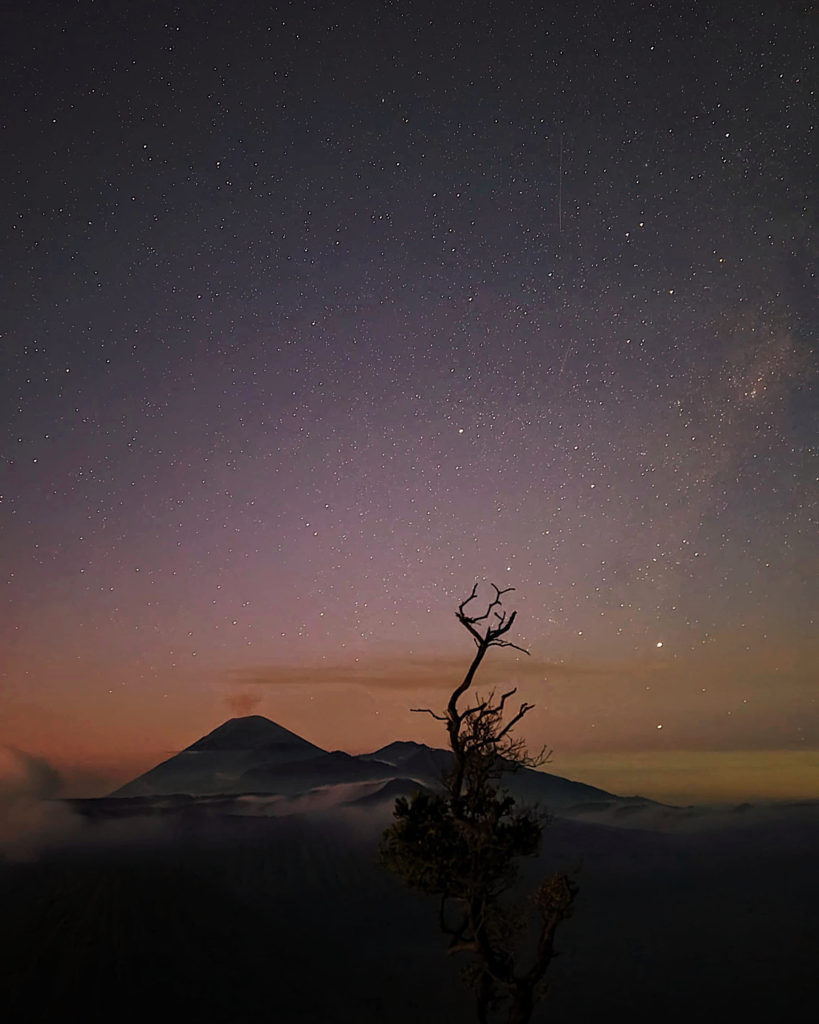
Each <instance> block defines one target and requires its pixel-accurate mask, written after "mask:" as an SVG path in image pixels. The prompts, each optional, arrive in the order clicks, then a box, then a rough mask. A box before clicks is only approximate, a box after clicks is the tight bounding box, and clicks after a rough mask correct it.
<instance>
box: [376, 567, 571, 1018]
mask: <svg viewBox="0 0 819 1024" xmlns="http://www.w3.org/2000/svg"><path fill="white" fill-rule="evenodd" d="M492 587H493V589H494V591H495V597H494V599H493V600H492V601H491V602H490V603H489V605H488V607H487V608H486V611H485V612H484V613H483V614H482V615H475V614H469V612H468V611H467V608H468V606H469V605H470V603H471V602H473V601H474V600H476V598H477V596H478V585H477V583H476V584H475V586H474V587H473V588H472V593H471V594H470V595H469V597H468V598H466V600H464V601H462V602H461V603H460V604H459V606H458V610H457V612H456V613H455V614H456V616H457V618H458V621H459V622H460V623H461V625H462V626H464V628H465V629H467V630H468V631H469V633H470V634H471V636H472V639H473V641H474V643H475V646H476V648H477V650H476V652H475V656H474V658H473V659H472V663H471V664H470V666H469V668H468V670H467V672H466V675H465V676H464V679H463V682H461V683H460V685H459V686H457V687H456V688H455V689H454V690H453V692H452V694H451V696H450V698H449V701H448V703H447V706H446V709H445V711H444V712H443V713H442V714H439V713H438V712H436V711H433V710H431V709H430V708H413V709H412V710H413V711H417V712H420V713H424V714H429V715H431V716H432V717H433V718H435V719H436V720H437V721H440V722H443V723H444V724H445V726H446V730H447V734H448V738H449V746H450V749H451V751H452V764H451V766H450V767H449V768H448V769H447V770H446V771H445V772H444V775H443V778H442V784H443V785H442V791H441V792H438V793H430V792H417V793H415V794H414V796H413V797H412V799H411V800H407V799H406V798H404V797H401V798H399V799H398V800H397V801H396V804H395V811H394V821H393V823H392V824H391V825H390V826H389V828H387V830H386V831H385V832H384V835H383V836H382V839H381V846H380V851H379V852H380V859H381V862H382V864H384V865H385V866H386V867H387V868H388V869H389V870H391V871H392V872H394V873H395V874H396V875H398V876H399V877H400V878H402V879H403V880H404V881H405V882H406V883H407V884H409V885H411V886H412V887H414V888H416V889H420V890H421V891H423V892H426V893H429V894H434V895H437V896H438V897H439V909H438V920H439V924H440V927H441V929H442V931H443V932H444V933H445V934H446V935H448V936H449V945H448V949H447V952H448V953H450V954H458V953H462V954H468V955H469V957H470V960H469V965H468V967H467V968H466V970H465V971H464V976H465V978H466V980H467V982H468V983H469V984H470V986H471V987H472V988H473V990H474V993H475V1005H476V1011H477V1020H478V1021H479V1024H489V1022H491V1021H506V1024H527V1022H528V1021H529V1020H531V1017H532V1013H533V1011H534V1008H535V1005H536V1003H537V1001H538V1000H539V999H540V998H541V997H542V996H543V995H544V994H545V991H546V984H545V980H544V979H545V975H546V972H547V971H548V968H549V965H550V964H551V962H552V960H553V958H554V957H555V955H556V953H555V948H554V937H555V932H556V930H557V927H558V925H559V924H560V922H561V921H564V920H565V919H566V918H567V917H569V916H570V915H571V911H572V904H573V902H574V898H575V895H576V894H577V886H576V885H575V883H574V881H573V880H572V879H571V878H570V877H569V876H568V875H566V874H561V873H556V874H553V875H551V876H550V877H548V878H545V879H544V880H543V881H541V882H540V884H539V885H538V886H537V887H536V888H535V890H534V891H533V892H532V893H530V894H529V895H528V897H527V898H525V899H523V900H517V901H515V900H514V899H513V898H512V892H511V890H512V888H513V886H514V884H515V882H516V879H517V875H518V864H517V862H518V859H519V858H521V857H529V856H533V855H534V854H536V853H537V852H538V851H539V849H540V841H541V836H542V831H543V826H544V825H545V824H546V819H545V817H544V816H543V815H541V814H538V813H536V812H534V811H532V810H530V809H523V808H519V807H518V806H517V805H516V804H515V801H514V799H513V798H512V797H511V796H510V795H509V793H508V792H507V791H506V789H505V788H504V786H503V775H504V774H505V773H507V772H510V771H514V770H516V769H517V768H520V767H522V766H526V767H537V766H539V765H541V764H544V763H545V762H546V761H547V760H548V758H549V753H547V752H546V751H545V749H544V750H543V751H541V752H540V754H538V755H537V756H531V755H530V754H529V753H528V752H527V750H526V746H525V744H524V743H523V741H522V740H520V739H519V738H516V737H515V736H514V734H513V729H514V727H515V726H516V725H517V724H518V722H520V720H521V719H522V718H523V717H524V716H525V715H526V714H528V712H529V711H531V710H532V708H533V707H534V705H532V704H527V703H526V702H525V701H524V702H523V703H521V704H520V706H519V708H518V709H517V711H515V712H514V713H511V712H509V713H508V712H507V702H508V701H509V700H510V699H511V698H512V697H513V696H514V694H515V693H516V688H513V689H511V690H508V691H506V692H504V693H502V694H501V695H500V696H499V697H498V696H497V695H496V693H495V692H494V691H492V692H491V693H490V694H489V695H488V696H487V697H485V698H481V697H479V696H477V695H476V696H475V702H474V703H472V704H463V703H462V701H463V700H464V699H465V698H466V695H467V693H468V692H469V691H470V689H471V688H472V686H473V683H474V679H475V674H476V672H477V670H478V668H479V667H480V664H481V662H482V661H483V659H484V657H485V655H486V653H487V651H488V650H489V648H490V647H513V648H514V649H515V650H518V651H522V652H523V653H524V654H528V653H529V652H528V651H524V649H523V648H522V647H518V646H517V644H514V643H511V642H510V641H509V640H507V639H505V637H506V635H507V634H508V633H509V631H510V630H511V628H512V625H513V623H514V621H515V616H516V614H517V613H516V612H512V613H511V614H508V613H507V612H505V611H503V610H502V598H503V596H504V595H505V594H508V593H509V592H510V591H511V590H513V589H514V588H513V587H507V588H506V589H505V590H501V589H499V588H498V587H496V586H495V585H494V584H492Z"/></svg>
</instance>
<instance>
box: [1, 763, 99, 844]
mask: <svg viewBox="0 0 819 1024" xmlns="http://www.w3.org/2000/svg"><path fill="white" fill-rule="evenodd" d="M61 791H62V779H61V777H60V773H59V772H58V771H57V770H56V768H54V767H53V766H52V765H51V764H50V763H49V762H48V761H46V760H45V759H44V758H41V757H35V756H34V755H33V754H27V753H26V752H25V751H23V750H18V749H17V748H16V747H10V746H3V747H0V859H7V860H30V859H32V858H34V857H36V855H37V853H38V852H39V850H40V849H41V848H42V847H43V846H45V845H48V844H49V843H51V842H53V841H55V840H57V839H61V838H65V837H68V836H71V835H73V834H75V833H76V832H77V831H78V829H79V828H80V822H79V820H78V819H77V817H76V815H74V814H73V813H72V812H71V810H70V809H69V808H68V806H67V805H66V804H64V803H62V802H61V801H60V800H58V799H57V798H58V797H59V794H60V792H61Z"/></svg>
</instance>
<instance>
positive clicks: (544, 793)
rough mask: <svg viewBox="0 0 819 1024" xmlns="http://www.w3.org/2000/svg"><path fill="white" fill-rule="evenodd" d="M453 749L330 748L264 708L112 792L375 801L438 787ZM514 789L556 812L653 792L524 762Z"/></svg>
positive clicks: (618, 805)
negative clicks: (578, 778) (619, 790)
mask: <svg viewBox="0 0 819 1024" xmlns="http://www.w3.org/2000/svg"><path fill="white" fill-rule="evenodd" d="M451 756H452V755H451V754H450V752H449V751H448V750H441V749H436V748H433V747H428V746H426V745H425V744H423V743H416V742H413V741H411V740H402V741H397V742H395V743H389V744H388V745H387V746H384V747H380V748H379V749H378V750H374V751H373V752H372V753H369V754H358V755H355V756H354V755H351V754H346V753H344V752H343V751H340V750H333V751H328V750H324V749H323V748H321V747H318V746H316V745H315V744H314V743H310V742H309V741H308V740H305V739H303V738H302V737H301V736H297V735H296V734H295V733H293V732H291V731H290V730H289V729H285V728H284V727H283V726H281V725H278V724H277V723H276V722H272V721H270V719H268V718H264V717H262V716H261V715H250V716H247V717H244V718H231V719H229V720H228V721H227V722H224V723H223V724H222V725H220V726H219V727H218V728H216V729H214V730H213V731H212V732H210V733H208V734H207V735H206V736H203V737H202V738H201V739H199V740H197V741H196V742H195V743H192V744H191V745H190V746H189V747H186V748H185V749H184V750H183V751H181V752H180V753H179V754H176V755H175V756H174V757H171V758H169V759H168V760H167V761H163V762H162V763H161V764H159V765H157V766H156V767H155V768H152V769H151V770H150V771H148V772H145V774H144V775H140V776H138V777H137V778H136V779H133V780H132V781H131V782H128V783H126V785H124V786H122V787H121V788H119V789H117V790H116V791H115V792H114V793H112V794H111V797H115V798H118V799H119V798H128V797H130V798H137V799H136V801H135V803H139V804H142V803H143V802H144V801H145V800H147V799H149V798H157V797H179V798H186V799H185V802H188V801H189V800H190V798H191V797H196V798H207V802H209V803H211V802H212V801H213V798H215V797H218V796H229V795H232V796H234V797H235V796H239V795H244V796H247V797H250V796H256V797H276V798H279V799H280V800H285V801H293V800H294V799H295V800H298V799H299V798H308V797H310V796H311V795H312V796H313V797H314V798H315V797H316V795H317V794H319V795H321V797H322V800H321V803H322V806H327V804H328V802H329V803H330V804H346V805H359V806H372V805H377V804H379V803H386V802H389V803H392V802H393V801H394V800H395V798H396V796H400V795H403V794H407V793H411V792H412V791H413V790H415V789H419V788H424V787H426V788H433V789H434V788H436V787H437V786H439V785H440V779H441V774H442V772H443V771H444V769H445V768H446V767H447V766H448V764H449V763H450V760H451ZM505 782H506V785H507V786H508V788H509V790H510V791H511V792H512V794H513V795H514V796H515V797H516V798H517V799H520V800H524V801H526V802H528V803H537V804H539V805H541V806H543V807H544V808H546V809H549V810H553V811H556V812H569V811H572V812H575V813H577V812H579V811H582V810H583V809H584V808H586V809H588V810H589V811H600V810H620V811H622V812H625V811H626V810H627V809H628V808H629V807H634V806H635V805H637V806H639V807H644V806H646V805H648V804H651V803H652V801H650V800H643V799H642V798H639V797H620V796H615V795H614V794H612V793H607V792H606V791H605V790H602V789H597V788H596V787H594V786H587V785H585V784H584V783H582V782H572V781H570V780H569V779H564V778H561V777H560V776H558V775H551V774H549V773H547V772H542V771H537V770H533V769H530V768H521V769H519V770H517V771H515V772H514V773H512V772H510V773H509V775H508V776H507V777H506V780H505Z"/></svg>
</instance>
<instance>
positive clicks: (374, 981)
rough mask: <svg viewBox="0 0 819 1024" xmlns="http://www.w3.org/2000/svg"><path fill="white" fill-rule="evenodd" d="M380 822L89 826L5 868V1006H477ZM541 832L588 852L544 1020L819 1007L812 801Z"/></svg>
mask: <svg viewBox="0 0 819 1024" xmlns="http://www.w3.org/2000/svg"><path fill="white" fill-rule="evenodd" d="M378 831H379V828H378V825H377V823H374V822H373V820H372V819H371V818H367V817H364V816H362V817H358V818H356V819H354V824H353V826H352V827H351V826H350V823H349V822H347V823H345V824H343V825H342V824H341V823H339V822H335V823H334V824H328V823H327V822H324V823H322V824H319V823H318V822H317V821H315V820H312V821H311V820H305V819H297V818H291V819H264V818H240V817H230V818H225V817H208V818H200V817H198V816H196V815H191V816H184V815H181V816H176V815H175V816H171V817H168V818H165V819H163V820H161V821H145V820H138V821H129V822H115V823H111V822H108V821H105V820H103V821H101V822H98V823H97V824H88V823H86V824H84V825H83V827H82V833H81V839H79V840H78V839H77V837H76V836H75V837H74V840H73V842H72V844H71V845H70V846H69V847H67V848H66V847H63V848H54V849H51V850H50V851H45V852H41V853H40V854H39V856H38V858H37V859H36V860H32V861H30V862H28V863H17V864H9V863H7V864H4V865H0V902H1V905H2V923H0V986H2V992H1V993H0V1006H2V1013H1V1014H0V1015H1V1016H2V1019H3V1020H4V1021H5V1022H6V1024H22V1022H35V1021H36V1022H38V1024H39V1022H44V1021H57V1020H64V1019H70V1017H72V1016H74V1015H76V1017H77V1018H78V1019H79V1020H81V1021H83V1022H84V1024H94V1022H97V1021H99V1022H103V1021H104V1022H106V1024H110V1022H118V1021H124V1022H130V1021H140V1022H143V1021H144V1022H150V1021H152V1020H153V1019H154V1018H156V1017H158V1016H159V1017H161V1018H162V1019H166V1018H171V1019H173V1018H175V1019H177V1020H179V1021H191V1022H196V1024H228V1022H231V1024H234V1022H235V1024H246V1022H247V1024H249V1022H253V1024H256V1022H263V1021H271V1022H293V1024H301V1022H305V1024H306V1022H311V1024H314V1022H315V1024H335V1022H338V1024H342V1022H344V1024H346V1022H351V1024H352V1022H355V1024H366V1022H376V1024H377V1022H384V1024H391V1022H395V1024H405V1022H406V1024H409V1022H418V1024H428V1022H436V1021H441V1022H444V1021H446V1022H447V1024H460V1022H469V1021H471V1020H473V1017H472V1015H471V1012H470V1011H471V1006H470V1003H469V1000H468V997H467V995H466V994H465V991H464V990H463V989H462V987H461V985H460V982H459V980H458V967H457V964H456V962H454V961H451V960H450V961H448V960H447V959H446V958H445V957H444V955H443V953H442V940H441V938H440V937H439V934H438V932H437V930H436V923H435V907H434V905H433V904H432V902H431V901H429V900H427V899H425V898H424V897H421V896H417V895H416V894H414V893H410V892H408V891H406V890H404V889H403V888H402V887H401V886H400V885H399V884H397V883H396V882H395V881H394V880H393V879H392V878H391V877H389V876H387V875H385V874H384V873H383V872H382V871H381V870H380V869H379V868H378V867H377V866H376V865H375V864H374V862H373V854H374V846H375V837H377V835H378ZM544 840H545V842H544V856H543V866H544V868H555V867H562V868H565V867H570V866H572V865H573V864H575V863H576V862H577V861H578V860H580V859H582V862H583V863H582V868H581V870H580V874H579V876H578V881H579V883H580V885H581V894H580V897H579V898H578V903H577V910H576V915H575V917H574V919H573V920H572V921H570V922H568V923H567V924H566V925H564V928H563V931H562V933H561V935H560V942H559V946H560V948H561V950H562V955H561V957H560V958H559V959H558V960H557V961H556V962H555V964H554V967H553V970H552V974H551V981H552V991H551V993H550V995H549V996H548V997H547V999H546V1001H545V1002H544V1003H543V1004H542V1008H541V1012H540V1013H539V1015H538V1016H537V1017H536V1020H538V1021H552V1022H555V1024H578V1022H585V1021H598V1020H604V1019H608V1018H610V1017H614V1018H617V1017H620V1016H622V1018H623V1019H626V1020H628V1021H629V1022H630V1024H637V1022H641V1021H646V1022H648V1021H652V1022H654V1021H663V1022H664V1024H665V1022H675V1021H686V1022H689V1021H690V1020H691V1019H696V1020H698V1021H711V1020H713V1021H717V1020H742V1019H749V1020H750V1019H764V1018H767V1019H768V1020H771V1021H797V1020H801V1019H804V1018H805V1015H806V1011H807V1008H808V1007H811V1006H814V1007H815V1006H816V1004H817V996H819V987H818V986H817V980H816V975H817V967H816V965H817V962H819V960H818V959H817V954H819V941H818V940H817V910H819V900H817V882H816V874H817V864H819V858H818V857H817V854H819V828H817V820H816V812H815V809H813V808H808V809H805V811H804V813H802V812H798V813H796V814H792V815H790V816H789V817H787V818H786V819H783V820H782V821H781V822H779V823H774V824H770V823H769V824H767V825H764V826H760V825H758V824H757V825H752V824H749V825H743V823H742V822H741V821H739V822H737V823H736V824H735V825H733V826H732V827H731V828H730V829H728V830H710V831H706V832H696V833H693V834H674V835H667V834H662V833H658V832H651V831H641V830H629V829H619V828H608V827H605V826H600V825H591V824H582V823H579V822H557V823H555V824H554V825H552V826H551V828H549V829H547V831H546V833H545V834H544ZM536 867H537V866H536V865H530V868H531V869H533V870H534V869H535V868H536Z"/></svg>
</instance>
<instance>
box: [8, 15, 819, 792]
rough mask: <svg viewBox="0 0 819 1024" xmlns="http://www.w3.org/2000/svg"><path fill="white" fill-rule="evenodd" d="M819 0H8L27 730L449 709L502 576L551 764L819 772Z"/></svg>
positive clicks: (589, 775)
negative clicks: (471, 610)
mask: <svg viewBox="0 0 819 1024" xmlns="http://www.w3.org/2000/svg"><path fill="white" fill-rule="evenodd" d="M810 10H811V5H809V4H807V3H804V4H803V3H773V2H769V3H758V2H753V0H752V2H750V3H743V4H741V5H740V4H730V3H723V4H713V3H707V4H706V3H696V2H695V3H691V4H677V3H673V4H672V3H626V2H623V0H611V2H607V3H601V4H598V5H595V4H591V3H588V4H586V3H583V4H580V3H560V2H558V3H542V4H541V3H537V4H535V3H515V4H486V5H484V4H481V3H457V2H456V3H447V4H444V3H428V2H420V0H419V2H407V3H384V2H377V0H372V2H369V3H362V2H350V0H345V2H343V3H342V2H335V3H333V2H320V3H315V4H306V3H300V2H299V3H292V4H276V3H259V2H243V3H237V4H210V3H198V4H193V3H178V4H163V3H154V2H152V3H147V2H144V3H139V2H128V0H123V2H119V3H115V4H103V3H91V2H76V3H64V2H54V3H39V2H32V3H29V4H19V5H14V9H13V10H11V11H10V12H7V19H10V22H9V20H7V22H6V25H5V27H4V30H3V33H2V35H3V37H4V41H3V43H2V68H3V70H2V75H3V79H4V82H3V96H4V112H3V114H2V136H1V137H2V145H3V159H2V162H1V163H0V178H1V179H2V188H0V196H2V198H1V199H0V208H1V209H2V224H3V231H2V237H3V244H4V250H5V252H4V260H3V267H4V272H3V279H2V290H3V295H2V300H3V307H2V308H3V316H2V342H3V344H2V383H0V415H1V416H2V433H1V434H0V437H1V438H2V456H3V461H2V488H0V489H1V490H2V505H0V544H1V545H2V570H3V582H4V592H3V593H4V602H3V607H2V617H1V620H0V629H2V652H1V653H0V739H3V740H5V741H6V742H9V743H13V744H15V745H17V746H19V747H21V748H23V749H25V750H27V751H29V752H31V753H33V754H37V755H39V756H45V757H48V758H49V759H51V760H52V761H54V763H56V764H58V765H59V766H61V767H62V769H63V770H64V771H65V772H66V775H67V778H68V781H69V790H70V789H71V787H72V786H73V787H74V791H76V792H88V793H96V792H104V791H105V788H106V786H108V788H110V785H109V782H110V780H111V779H114V778H115V776H116V779H117V781H120V780H121V779H122V778H124V777H127V776H128V775H133V774H136V771H137V770H142V769H144V768H147V767H148V766H149V765H150V764H152V763H154V762H155V761H156V760H157V759H158V758H159V757H162V756H167V755H168V753H169V752H171V751H174V750H178V749H180V748H181V747H183V746H185V745H187V744H188V743H190V742H192V741H193V740H194V739H196V738H197V737H198V736H200V735H202V734H203V733H204V732H207V731H209V730H210V729H212V728H214V727H215V726H216V725H218V724H219V723H220V722H221V721H222V720H224V719H225V718H226V717H229V716H230V715H234V714H242V713H259V714H265V715H267V716H268V717H270V718H273V719H274V720H276V721H278V722H279V723H281V724H282V725H284V726H286V727H288V728H290V729H293V730H295V731H296V732H299V733H300V734H302V735H304V736H306V737H307V738H308V739H310V740H312V741H314V742H316V743H319V744H321V745H323V746H327V747H330V748H339V747H340V748H342V749H346V750H349V751H351V752H359V751H363V750H367V749H373V748H375V747H377V746H379V745H381V744H383V743H386V742H389V741H391V740H394V739H397V738H409V737H414V738H417V739H422V740H424V741H426V742H433V743H438V744H439V745H443V741H444V737H443V736H442V735H441V734H440V725H439V724H438V723H435V722H433V721H432V720H431V719H429V717H428V716H417V715H416V716H413V715H412V714H411V713H410V712H409V710H408V709H409V708H410V707H411V706H413V705H416V704H418V703H419V702H421V703H423V704H426V705H431V706H438V705H440V704H442V703H443V702H444V700H445V698H446V694H447V687H450V688H451V686H452V684H453V683H454V682H457V681H459V679H460V677H461V676H462V674H463V671H464V670H465V667H466V665H467V664H468V661H469V659H470V658H471V655H472V650H473V648H472V646H471V642H470V640H469V637H468V636H467V634H466V633H465V631H464V630H463V629H462V627H460V626H459V625H458V623H457V621H456V619H455V617H454V614H453V613H454V611H455V608H456V606H457V603H458V601H459V600H460V599H462V598H463V597H465V596H467V595H468V594H469V592H470V590H471V588H472V585H473V583H474V582H475V581H476V580H480V581H486V582H485V584H484V585H483V589H482V590H481V594H483V595H486V596H487V598H488V597H489V596H490V594H491V588H490V587H489V585H488V584H489V582H495V583H497V584H498V585H499V586H501V587H506V586H514V587H515V588H516V590H515V592H514V593H512V594H509V595H507V605H506V607H508V608H510V609H511V608H517V609H518V618H517V621H516V627H517V629H516V635H515V636H514V637H513V638H512V639H514V640H515V642H517V643H520V644H521V645H524V646H526V647H527V648H528V649H529V650H530V651H531V656H530V657H529V658H526V657H525V656H523V655H518V654H516V653H515V652H511V651H495V652H492V653H491V658H490V663H489V665H488V671H487V673H486V675H485V676H484V677H483V679H482V682H483V685H484V687H488V686H490V685H492V684H493V683H497V684H500V683H503V682H507V681H511V682H513V683H518V684H519V686H520V688H521V696H525V698H526V699H527V700H531V701H533V702H534V703H535V704H536V705H537V709H536V710H535V711H533V712H532V714H531V715H530V716H529V717H528V718H527V719H526V722H525V729H524V730H523V733H524V735H525V736H526V737H527V738H528V739H529V740H530V742H531V743H532V744H533V745H536V746H539V745H540V744H541V743H547V744H548V745H549V746H552V747H554V749H555V754H554V760H553V764H552V768H551V770H553V771H555V772H557V773H558V774H568V775H573V777H582V778H583V779H584V780H585V781H590V782H596V783H598V784H608V785H610V786H611V787H616V786H618V785H619V786H620V787H621V789H622V787H623V786H626V787H631V790H630V791H634V790H639V791H640V792H643V793H646V795H660V796H662V795H668V794H672V795H676V794H677V793H679V792H684V791H686V787H688V791H689V792H690V793H691V794H692V795H693V796H698V797H707V796H708V795H709V794H711V795H713V796H715V797H716V796H720V795H726V794H727V795H728V796H731V797H734V796H736V797H739V796H742V797H746V796H753V795H755V794H757V792H758V793H759V794H761V795H765V794H768V795H771V794H772V795H779V796H790V797H792V796H796V795H805V794H806V793H807V794H809V795H813V796H819V787H818V786H817V783H816V778H817V777H819V773H817V772H816V771H815V768H816V766H817V763H819V762H818V761H817V757H818V756H819V755H817V753H816V751H817V748H818V747H819V715H817V704H816V696H815V694H816V686H815V682H816V677H815V666H816V664H817V650H816V647H817V645H816V616H815V610H816V607H817V601H816V598H817V592H816V580H815V576H816V574H815V569H816V564H817V557H816V556H817V546H816V519H817V490H816V478H817V436H819V435H818V434H817V417H816V410H817V407H819V402H817V397H816V381H817V377H816V353H815V349H814V348H813V344H814V340H815V337H816V328H817V303H816V277H815V271H816V249H815V235H813V234H812V231H813V227H814V224H815V198H816V196H815V191H814V181H813V179H814V171H815V166H816V149H815V146H814V132H813V126H814V114H815V106H814V105H815V98H816V74H815V66H816V62H815V38H816V22H815V20H814V15H813V14H811V13H810ZM615 769H616V770H617V771H620V772H621V775H619V776H617V775H616V774H615ZM629 772H630V773H631V775H629V777H628V779H627V780H626V779H625V776H624V775H623V773H626V774H628V773H629ZM106 773H107V774H106ZM607 773H608V774H607ZM811 773H812V774H811ZM109 776H110V778H109ZM672 776H673V780H672ZM624 780H625V781H624ZM686 780H688V781H686ZM675 786H676V788H674V787H675Z"/></svg>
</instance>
